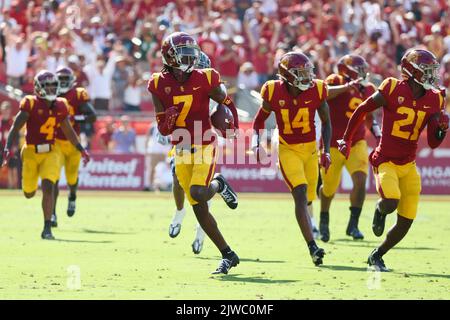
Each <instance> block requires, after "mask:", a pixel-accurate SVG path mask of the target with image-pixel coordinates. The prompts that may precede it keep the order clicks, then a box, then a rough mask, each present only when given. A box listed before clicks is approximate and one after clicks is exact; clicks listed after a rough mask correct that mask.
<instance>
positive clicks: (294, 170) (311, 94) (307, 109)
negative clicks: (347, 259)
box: [252, 52, 331, 265]
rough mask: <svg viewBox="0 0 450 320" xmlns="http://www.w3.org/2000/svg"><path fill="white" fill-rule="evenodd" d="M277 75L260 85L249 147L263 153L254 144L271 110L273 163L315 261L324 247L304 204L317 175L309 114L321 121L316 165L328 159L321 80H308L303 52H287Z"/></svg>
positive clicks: (312, 192)
mask: <svg viewBox="0 0 450 320" xmlns="http://www.w3.org/2000/svg"><path fill="white" fill-rule="evenodd" d="M278 73H279V76H280V80H270V81H268V82H266V83H265V84H264V85H263V87H262V89H261V98H262V100H263V102H262V106H261V108H260V110H259V111H258V113H257V114H256V116H255V119H254V123H253V129H254V136H253V138H252V149H253V152H254V154H255V155H256V157H257V160H258V161H260V162H265V159H267V158H266V153H265V151H264V149H263V148H262V146H261V145H260V143H259V142H260V141H259V140H260V139H259V137H260V131H261V130H263V129H264V122H265V120H266V119H267V118H268V117H269V115H270V113H271V112H274V113H275V117H276V121H277V127H278V131H279V151H278V153H279V165H280V170H281V172H282V174H283V177H284V180H285V182H286V184H287V185H288V187H289V190H290V191H291V193H292V196H293V198H294V202H295V216H296V218H297V223H298V225H299V227H300V230H301V232H302V234H303V238H304V239H305V241H306V243H307V245H308V249H309V253H310V255H311V258H312V260H313V263H314V264H315V265H320V264H322V263H323V257H324V255H325V251H324V250H323V249H322V248H319V247H318V246H317V244H316V242H315V241H314V237H313V233H312V227H311V221H310V217H309V214H308V209H307V204H308V202H311V201H313V200H314V199H315V197H316V186H317V180H318V176H319V169H318V166H317V162H318V152H317V144H316V137H315V135H316V132H315V124H314V116H315V113H316V111H317V112H318V113H319V116H320V119H321V121H322V138H323V151H322V153H321V156H320V162H319V163H320V165H321V166H322V167H323V168H325V170H327V169H328V168H329V166H330V164H331V158H330V139H331V123H330V118H329V110H328V104H327V102H326V99H327V95H328V89H327V85H326V84H325V83H324V82H323V81H322V80H318V79H314V73H313V64H312V63H311V61H310V60H309V58H308V57H307V56H306V55H304V54H303V53H299V52H288V53H286V54H285V55H283V56H282V57H281V59H280V62H279V64H278Z"/></svg>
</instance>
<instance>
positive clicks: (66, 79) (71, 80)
mask: <svg viewBox="0 0 450 320" xmlns="http://www.w3.org/2000/svg"><path fill="white" fill-rule="evenodd" d="M56 77H57V78H58V81H59V90H58V94H66V93H67V92H68V91H69V90H70V89H72V88H73V86H74V84H75V81H76V77H75V75H74V74H73V71H72V69H70V68H67V67H59V68H58V69H57V70H56Z"/></svg>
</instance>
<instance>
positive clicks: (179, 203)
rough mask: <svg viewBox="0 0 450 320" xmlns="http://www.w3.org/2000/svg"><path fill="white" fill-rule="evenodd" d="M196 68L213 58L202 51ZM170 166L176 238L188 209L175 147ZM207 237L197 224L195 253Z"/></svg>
mask: <svg viewBox="0 0 450 320" xmlns="http://www.w3.org/2000/svg"><path fill="white" fill-rule="evenodd" d="M195 68H196V69H207V68H211V60H210V59H209V57H208V55H206V54H205V53H204V52H200V57H199V59H198V61H197V63H196V65H195ZM221 86H222V87H223V88H224V90H226V88H225V85H224V84H223V83H222V84H221ZM215 106H217V102H215V101H214V100H211V99H210V105H209V109H210V113H211V109H213V108H214V107H215ZM235 125H236V126H237V125H238V123H237V122H236V123H235ZM158 142H159V143H161V144H163V145H165V144H168V143H170V141H169V139H168V137H164V136H161V134H160V133H159V132H158ZM170 167H171V169H172V176H173V186H172V193H173V198H174V200H175V206H176V210H175V215H174V216H173V218H172V222H171V223H170V225H169V236H170V237H171V238H176V237H177V236H178V235H179V234H180V231H181V224H182V223H183V220H184V217H185V216H186V210H185V208H184V198H185V195H184V191H183V188H182V187H181V186H180V183H179V182H178V179H177V175H176V174H175V148H173V149H172V150H171V151H170ZM211 201H212V200H209V201H208V207H211ZM204 239H205V231H203V229H202V227H201V226H200V224H197V227H196V233H195V239H194V242H192V251H193V252H194V253H195V254H199V253H200V252H201V251H202V249H203V242H204Z"/></svg>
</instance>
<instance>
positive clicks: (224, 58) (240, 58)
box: [217, 34, 245, 88]
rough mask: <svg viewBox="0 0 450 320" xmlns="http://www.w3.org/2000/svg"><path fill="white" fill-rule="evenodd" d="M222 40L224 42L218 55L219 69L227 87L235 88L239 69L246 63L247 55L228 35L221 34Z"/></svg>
mask: <svg viewBox="0 0 450 320" xmlns="http://www.w3.org/2000/svg"><path fill="white" fill-rule="evenodd" d="M220 40H221V41H222V48H220V49H219V51H218V54H217V69H218V70H219V72H220V75H221V77H222V80H223V81H224V82H225V83H226V84H227V86H228V87H229V88H235V87H236V81H237V76H238V73H239V68H240V66H241V64H242V63H243V62H244V58H245V57H244V55H245V53H244V52H242V50H239V48H238V47H237V46H236V45H235V44H234V43H233V39H231V38H230V37H229V36H228V35H226V34H221V36H220Z"/></svg>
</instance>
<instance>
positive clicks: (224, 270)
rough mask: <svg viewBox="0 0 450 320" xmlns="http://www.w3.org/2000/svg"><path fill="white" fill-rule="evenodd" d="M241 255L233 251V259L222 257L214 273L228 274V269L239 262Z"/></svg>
mask: <svg viewBox="0 0 450 320" xmlns="http://www.w3.org/2000/svg"><path fill="white" fill-rule="evenodd" d="M239 262H240V261H239V257H238V256H237V254H236V253H235V252H233V254H232V256H231V259H227V258H226V259H222V260H220V263H219V266H218V267H217V269H216V271H214V272H212V274H228V271H229V270H230V269H231V268H232V267H236V266H237V265H238V264H239Z"/></svg>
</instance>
